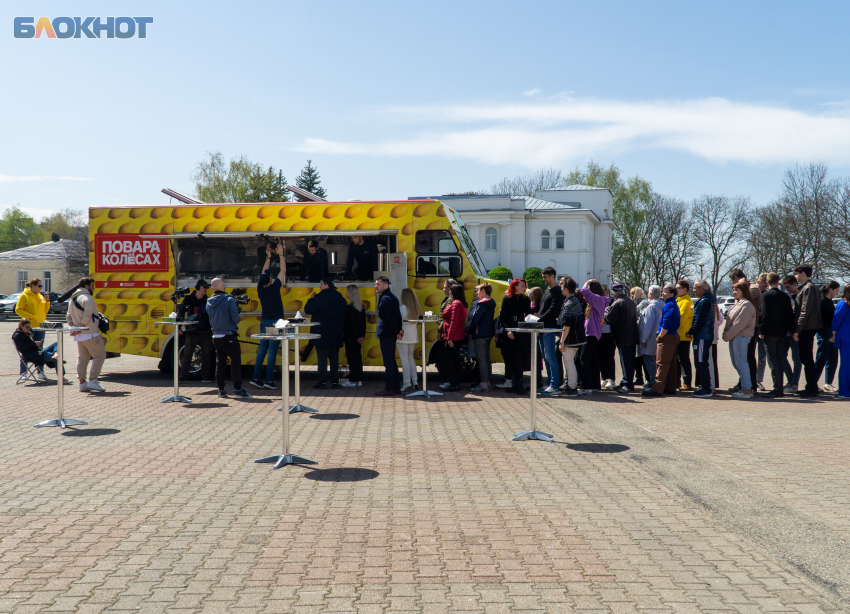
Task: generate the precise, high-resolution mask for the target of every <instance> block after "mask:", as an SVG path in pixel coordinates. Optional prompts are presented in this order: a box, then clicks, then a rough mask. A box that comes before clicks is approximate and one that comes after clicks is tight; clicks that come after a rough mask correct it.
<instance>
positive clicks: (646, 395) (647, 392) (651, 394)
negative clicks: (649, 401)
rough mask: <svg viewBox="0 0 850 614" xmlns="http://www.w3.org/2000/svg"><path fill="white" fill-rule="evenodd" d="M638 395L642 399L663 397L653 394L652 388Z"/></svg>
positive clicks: (659, 394) (658, 393)
mask: <svg viewBox="0 0 850 614" xmlns="http://www.w3.org/2000/svg"><path fill="white" fill-rule="evenodd" d="M640 394H641V396H644V397H663V396H664V395H663V394H661V393H660V392H655V391H654V390H653V389H652V388H649V389H648V390H644V391H643V392H641V393H640Z"/></svg>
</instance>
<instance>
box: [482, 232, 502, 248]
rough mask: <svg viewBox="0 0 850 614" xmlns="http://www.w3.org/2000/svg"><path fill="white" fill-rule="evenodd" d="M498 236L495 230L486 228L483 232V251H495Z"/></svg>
mask: <svg viewBox="0 0 850 614" xmlns="http://www.w3.org/2000/svg"><path fill="white" fill-rule="evenodd" d="M498 238H499V236H498V235H497V234H496V229H495V228H488V229H487V230H486V231H485V232H484V249H490V250H496V249H498V248H497V247H496V244H497V243H498Z"/></svg>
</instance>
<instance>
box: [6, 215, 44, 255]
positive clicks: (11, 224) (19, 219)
mask: <svg viewBox="0 0 850 614" xmlns="http://www.w3.org/2000/svg"><path fill="white" fill-rule="evenodd" d="M41 239H42V230H41V227H40V226H39V225H38V224H36V223H35V220H34V219H32V218H31V217H30V216H29V215H27V214H26V213H24V212H23V211H21V208H20V206H19V205H14V206H12V207H9V208H8V209H6V211H4V212H3V216H2V217H0V251H3V252H8V251H11V250H13V249H19V248H21V247H28V246H30V245H36V244H38V243H40V242H41Z"/></svg>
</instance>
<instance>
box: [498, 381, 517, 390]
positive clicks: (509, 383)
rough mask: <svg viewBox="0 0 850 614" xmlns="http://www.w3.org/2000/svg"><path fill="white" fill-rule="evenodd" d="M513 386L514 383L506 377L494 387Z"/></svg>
mask: <svg viewBox="0 0 850 614" xmlns="http://www.w3.org/2000/svg"><path fill="white" fill-rule="evenodd" d="M513 387H514V383H513V382H512V381H511V380H509V379H506V380H505V381H504V382H502V383H501V384H496V388H513Z"/></svg>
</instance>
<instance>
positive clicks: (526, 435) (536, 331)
mask: <svg viewBox="0 0 850 614" xmlns="http://www.w3.org/2000/svg"><path fill="white" fill-rule="evenodd" d="M506 332H509V333H513V334H514V335H516V334H517V333H530V334H531V429H530V430H528V431H522V432H520V433H514V439H513V440H514V441H524V440H526V439H539V440H540V441H554V440H553V439H552V435H550V434H548V433H542V432H540V431H538V430H536V418H537V415H536V414H537V336H538V335H540V334H545V333H560V332H561V329H560V328H509V329H507V331H506Z"/></svg>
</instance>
